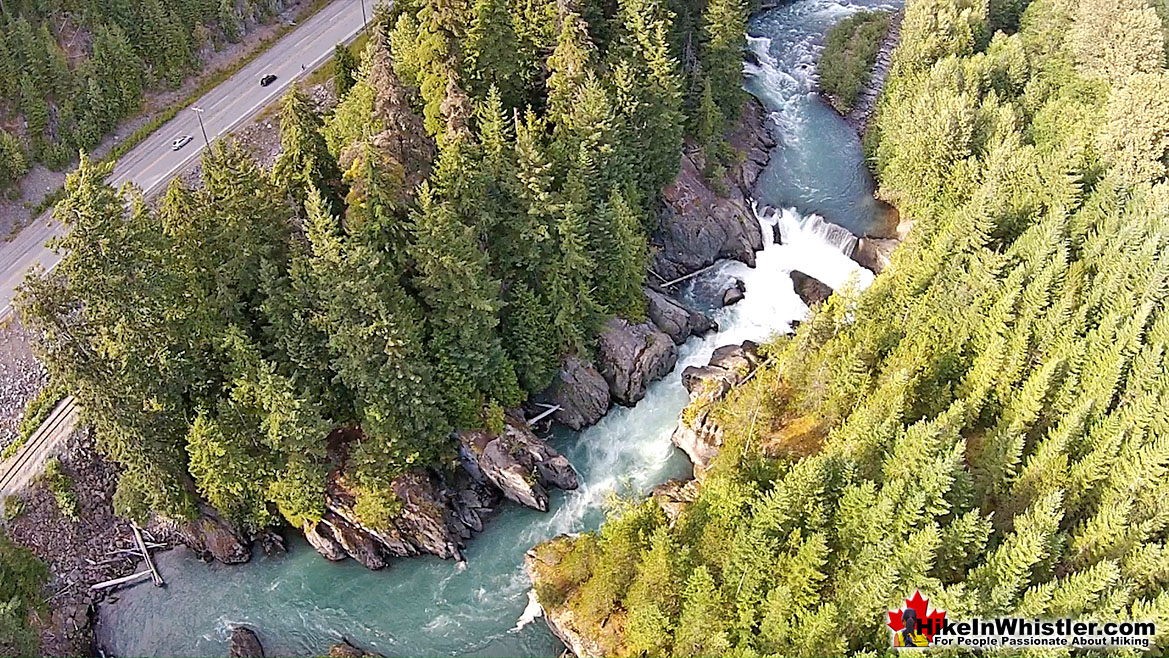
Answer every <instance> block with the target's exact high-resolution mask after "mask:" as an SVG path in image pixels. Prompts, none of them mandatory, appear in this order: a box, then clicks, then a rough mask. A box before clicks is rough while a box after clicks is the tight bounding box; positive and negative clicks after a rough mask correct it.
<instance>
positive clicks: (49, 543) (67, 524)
mask: <svg viewBox="0 0 1169 658" xmlns="http://www.w3.org/2000/svg"><path fill="white" fill-rule="evenodd" d="M60 459H61V470H62V471H63V472H64V473H65V474H66V475H68V476H69V479H70V481H71V485H72V486H71V488H72V491H73V493H74V495H75V496H76V497H77V504H78V515H77V519H71V518H68V517H66V516H64V515H63V514H61V511H60V509H59V508H58V506H57V501H56V498H54V496H53V494H52V492H51V491H49V489H48V487H46V486H45V485H44V484H43V483H42V482H39V481H38V482H37V484H35V485H33V486H32V487H30V488H29V489H27V490H25V491H24V492H23V493H21V494H19V498H20V501H21V502H20V503H19V505H20V507H21V511H20V513H19V514H18V515H16V517H15V518H13V519H11V520H9V521H8V531H9V533H10V535H11V537H12V539H13V540H14V541H16V542H17V543H18V544H21V545H23V546H26V547H28V548H29V549H30V550H32V552H33V553H35V554H36V555H37V557H39V558H40V559H42V560H44V561H45V563H47V564H48V565H49V569H50V572H51V574H52V575H51V577H50V581H49V584H48V586H47V587H46V594H45V596H46V599H48V601H49V608H50V610H51V612H52V614H51V617H50V618H48V619H45V620H44V622H45V623H44V624H43V626H42V627H41V629H40V630H41V633H40V635H41V652H42V653H41V655H43V656H92V655H95V654H94V653H93V649H92V644H93V639H92V638H93V636H92V630H91V623H90V622H91V604H92V603H93V602H94V601H95V600H96V598H95V596H96V597H101V596H104V595H103V594H100V593H99V594H97V595H91V594H90V593H89V586H90V585H92V584H94V583H99V582H102V581H105V580H109V579H112V578H116V577H119V576H123V575H127V574H130V573H134V572H135V571H136V564H137V562H138V561H137V560H136V559H135V558H134V557H132V556H131V555H130V554H129V553H125V552H121V553H119V552H118V551H119V550H124V549H129V548H130V547H132V546H133V545H134V539H133V535H132V533H131V531H130V528H129V525H128V524H127V523H126V522H125V521H124V520H122V519H121V518H119V517H118V516H116V515H115V514H114V509H113V502H112V501H113V496H114V489H115V487H116V486H117V478H118V470H117V468H116V467H115V466H114V465H113V464H112V463H110V462H108V461H106V460H105V459H103V458H102V457H101V456H100V455H98V453H97V451H96V450H95V449H94V445H93V437H92V432H90V431H89V430H87V429H83V428H79V429H77V430H75V431H74V432H73V434H72V435H70V437H69V438H68V439H67V444H66V448H65V451H64V453H63V454H62V455H61V458H60ZM8 504H12V503H11V501H8Z"/></svg>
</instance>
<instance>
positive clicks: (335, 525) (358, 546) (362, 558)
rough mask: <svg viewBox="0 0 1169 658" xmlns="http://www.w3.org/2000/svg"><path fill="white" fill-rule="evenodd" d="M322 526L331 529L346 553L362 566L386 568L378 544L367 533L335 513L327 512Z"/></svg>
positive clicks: (376, 568)
mask: <svg viewBox="0 0 1169 658" xmlns="http://www.w3.org/2000/svg"><path fill="white" fill-rule="evenodd" d="M321 524H322V525H325V526H327V527H328V528H329V530H330V531H332V533H333V538H334V539H335V540H336V541H337V543H338V544H340V545H341V548H342V549H344V551H345V553H346V554H347V555H348V556H349V557H351V558H353V559H354V560H357V562H358V564H360V565H361V566H363V567H365V568H367V569H372V570H375V571H376V570H378V569H383V568H385V566H386V560H385V558H384V557H382V552H381V550H380V549H379V548H378V542H377V541H375V540H374V538H373V537H372V536H371V535H370V534H369V533H367V532H363V531H362V530H361V529H359V528H357V527H354V525H353V524H351V523H349V522H348V521H347V520H345V519H343V518H341V517H340V516H338V515H337V514H336V513H335V512H331V511H329V512H325V515H324V517H322V518H321Z"/></svg>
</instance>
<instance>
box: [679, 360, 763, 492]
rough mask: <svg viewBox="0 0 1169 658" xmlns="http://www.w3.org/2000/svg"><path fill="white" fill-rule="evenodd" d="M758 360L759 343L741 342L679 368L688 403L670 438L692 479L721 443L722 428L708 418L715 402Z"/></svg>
mask: <svg viewBox="0 0 1169 658" xmlns="http://www.w3.org/2000/svg"><path fill="white" fill-rule="evenodd" d="M761 362H762V359H761V357H760V356H759V348H758V346H757V345H756V344H755V343H753V342H751V341H744V342H743V344H742V345H725V346H723V347H720V348H718V349H717V350H715V351H714V354H713V355H711V357H710V362H709V363H708V364H707V365H705V366H691V367H689V368H686V369H685V370H684V371H682V385H683V386H685V387H686V391H687V392H689V394H690V402H689V403H688V404H687V405H686V407H685V408H684V409H683V410H682V413H681V414H680V415H679V418H678V426H677V427H675V428H674V433H673V434H672V435H671V436H670V441H672V442H673V443H674V445H676V446H678V447H679V448H681V449H682V451H683V452H685V453H686V456H687V457H689V458H690V462H691V463H692V464H694V477H695V478H697V479H699V480H701V479H702V478H703V476H704V475H705V474H706V469H707V468H708V467H709V466H710V461H711V460H712V459H714V457H715V455H717V454H718V451H719V448H720V447H721V446H722V429H721V428H720V427H718V424H717V423H716V422H715V421H714V419H712V418H711V417H710V412H711V411H712V409H713V408H714V405H715V403H717V402H718V401H720V400H722V399H723V398H725V397H726V396H727V393H730V392H731V389H732V388H734V387H735V386H738V385H739V384H741V383H743V381H744V380H746V379H747V377H748V376H750V374H751V373H752V372H754V371H755V369H756V368H758V367H759V364H760V363H761Z"/></svg>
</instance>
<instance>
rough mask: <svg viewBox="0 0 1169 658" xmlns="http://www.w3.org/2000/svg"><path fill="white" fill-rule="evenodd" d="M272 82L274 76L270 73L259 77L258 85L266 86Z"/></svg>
mask: <svg viewBox="0 0 1169 658" xmlns="http://www.w3.org/2000/svg"><path fill="white" fill-rule="evenodd" d="M273 82H276V76H274V75H272V74H271V73H269V74H268V75H266V76H264V77H262V78H260V86H261V87H267V86H268V85H270V84H272V83H273Z"/></svg>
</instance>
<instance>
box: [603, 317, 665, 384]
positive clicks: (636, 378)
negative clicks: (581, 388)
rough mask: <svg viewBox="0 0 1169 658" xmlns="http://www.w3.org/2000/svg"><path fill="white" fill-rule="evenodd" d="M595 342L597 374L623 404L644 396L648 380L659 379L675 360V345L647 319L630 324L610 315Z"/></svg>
mask: <svg viewBox="0 0 1169 658" xmlns="http://www.w3.org/2000/svg"><path fill="white" fill-rule="evenodd" d="M599 343H600V349H599V352H600V361H601V376H603V377H604V378H605V381H606V382H608V384H609V393H611V394H612V396H613V399H614V400H615V401H616V402H618V403H620V404H623V405H626V406H633V405H634V404H637V402H638V401H640V400H641V399H642V398H644V397H645V390H646V387H647V386H649V384H650V382H653V381H655V380H658V379H661V378H662V377H663V376H665V375H666V373H668V372H670V371H671V370H673V369H674V364H675V363H677V361H678V347H677V345H675V344H674V341H672V340H670V337H669V336H667V335H666V334H664V333H662V332H661V330H659V329H658V328H657V327H655V326H654V325H653V324H652V323H649V322H645V323H641V324H630V323H629V322H628V321H626V320H625V319H623V318H613V319H611V320H609V322H608V323H606V324H605V327H604V329H603V330H602V331H601V335H600V339H599Z"/></svg>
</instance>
